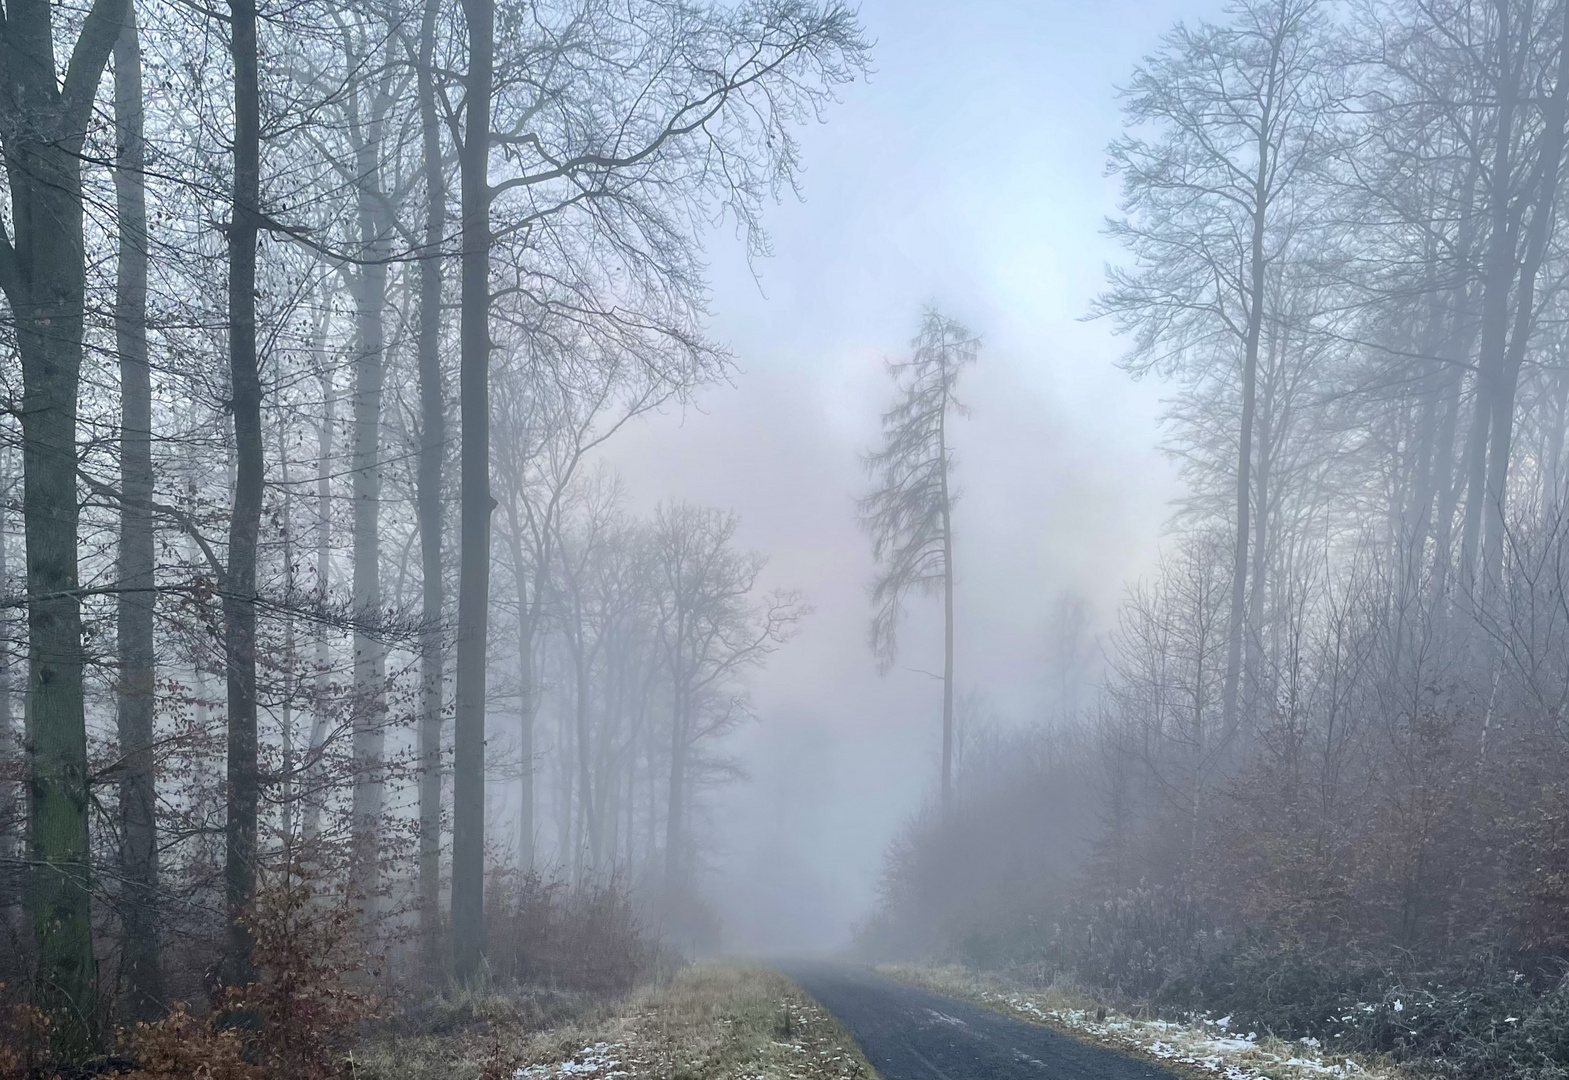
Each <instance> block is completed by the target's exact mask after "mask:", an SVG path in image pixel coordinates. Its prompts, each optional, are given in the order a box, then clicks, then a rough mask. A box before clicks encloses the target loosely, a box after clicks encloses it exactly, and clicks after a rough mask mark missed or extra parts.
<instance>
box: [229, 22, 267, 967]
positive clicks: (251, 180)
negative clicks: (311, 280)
mask: <svg viewBox="0 0 1569 1080" xmlns="http://www.w3.org/2000/svg"><path fill="white" fill-rule="evenodd" d="M229 27H230V45H229V48H230V52H231V55H232V57H233V60H234V191H233V197H232V208H231V218H230V222H229V377H230V383H231V391H230V392H231V394H232V403H233V409H234V446H235V459H236V468H235V481H234V506H233V510H232V513H231V516H230V519H229V565H228V568H227V573H226V574H225V575H224V578H225V580H224V589H223V622H224V628H223V629H224V666H225V678H226V683H227V691H228V693H227V697H228V709H229V737H228V788H229V790H228V813H227V824H226V828H225V832H224V836H225V853H224V894H225V901H226V904H227V909H228V942H227V947H226V949H225V956H224V973H223V974H224V982H225V983H226V984H227V985H229V986H239V985H243V984H245V983H248V982H250V981H251V980H252V979H253V978H254V976H255V968H254V965H253V962H252V957H251V950H252V936H251V930H250V926H249V925H248V923H247V919H248V917H249V915H250V912H251V908H252V905H253V903H254V901H255V897H256V814H257V805H258V802H259V800H260V796H261V790H260V778H259V775H258V772H257V766H256V545H257V537H258V533H259V531H260V528H261V510H262V479H263V476H262V436H261V378H260V375H259V373H258V371H257V366H256V240H257V233H258V231H259V228H260V203H261V123H260V111H261V109H260V92H259V87H258V85H257V70H256V4H255V0H229Z"/></svg>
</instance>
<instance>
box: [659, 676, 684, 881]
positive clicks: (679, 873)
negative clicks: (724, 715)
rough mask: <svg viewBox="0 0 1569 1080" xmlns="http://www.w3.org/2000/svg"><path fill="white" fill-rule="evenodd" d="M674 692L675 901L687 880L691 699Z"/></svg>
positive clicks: (668, 872) (669, 838) (670, 851)
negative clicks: (689, 714)
mask: <svg viewBox="0 0 1569 1080" xmlns="http://www.w3.org/2000/svg"><path fill="white" fill-rule="evenodd" d="M678 666H679V665H678ZM679 678H680V677H679V676H678V684H677V685H678V689H677V690H676V694H675V708H674V709H672V710H671V717H670V786H669V789H668V796H669V798H668V802H667V805H666V807H665V888H666V891H667V893H668V901H667V905H668V904H673V903H674V902H675V901H676V900H677V899H678V898H679V897H680V895H681V891H682V887H683V886H684V885H685V884H686V881H685V878H684V870H685V864H686V860H685V857H684V856H685V851H684V849H685V847H686V833H685V828H684V826H685V819H686V751H687V737H686V729H687V710H688V708H690V703H689V702H688V700H687V698H686V694H685V692H684V690H683V689H680V688H679Z"/></svg>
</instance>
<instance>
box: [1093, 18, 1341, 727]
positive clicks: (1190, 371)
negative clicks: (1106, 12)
mask: <svg viewBox="0 0 1569 1080" xmlns="http://www.w3.org/2000/svg"><path fill="white" fill-rule="evenodd" d="M1322 54H1323V47H1322V43H1321V38H1320V29H1319V16H1318V4H1317V3H1316V0H1250V2H1247V3H1243V4H1241V5H1239V6H1238V8H1237V12H1236V15H1235V17H1234V18H1233V19H1232V20H1231V21H1229V22H1227V23H1225V24H1223V25H1215V24H1201V25H1199V26H1197V27H1194V28H1189V27H1187V26H1178V27H1177V28H1176V29H1175V30H1173V31H1172V32H1171V34H1169V35H1168V37H1167V39H1166V43H1165V46H1164V47H1163V48H1162V50H1161V51H1160V52H1158V53H1157V54H1156V55H1155V56H1153V57H1151V59H1150V60H1149V61H1147V62H1146V65H1145V66H1144V67H1142V68H1140V69H1139V70H1138V71H1136V72H1135V73H1134V77H1133V81H1132V83H1131V85H1130V86H1129V88H1128V89H1127V91H1126V92H1125V97H1126V101H1127V104H1126V106H1125V108H1126V112H1127V115H1128V119H1129V122H1130V126H1136V127H1137V128H1138V129H1139V131H1140V133H1139V134H1129V135H1126V136H1124V137H1123V138H1122V139H1120V140H1118V141H1117V142H1116V143H1114V144H1113V145H1112V148H1111V160H1112V166H1111V167H1112V170H1113V171H1114V172H1116V173H1118V174H1120V175H1121V176H1122V179H1123V193H1124V194H1123V209H1124V212H1125V214H1126V215H1127V216H1125V217H1124V218H1121V219H1118V220H1116V221H1114V222H1112V223H1111V226H1110V232H1111V234H1112V235H1113V236H1114V237H1116V238H1117V239H1119V240H1121V241H1122V242H1123V243H1125V244H1126V245H1127V246H1128V247H1129V248H1130V250H1131V251H1132V253H1133V255H1134V257H1135V258H1136V260H1137V266H1136V268H1135V269H1134V270H1132V271H1123V270H1117V271H1114V272H1113V273H1112V287H1111V289H1110V291H1109V292H1108V293H1107V294H1106V295H1105V296H1104V297H1102V299H1101V301H1100V304H1099V307H1098V309H1097V310H1098V311H1099V312H1100V313H1102V314H1110V315H1113V316H1115V317H1116V319H1117V320H1118V323H1119V326H1120V327H1121V328H1122V329H1124V330H1128V331H1131V332H1133V333H1134V334H1135V339H1134V345H1133V349H1132V351H1131V353H1130V355H1129V357H1128V360H1127V362H1126V363H1127V366H1128V367H1129V369H1130V370H1132V371H1134V372H1136V373H1140V372H1144V371H1148V370H1151V369H1159V370H1162V371H1166V372H1183V373H1185V374H1186V377H1188V378H1190V379H1193V380H1194V381H1205V380H1209V379H1214V378H1219V379H1222V380H1225V381H1227V382H1229V383H1234V385H1235V386H1236V387H1237V388H1238V390H1239V392H1240V399H1241V407H1240V410H1239V413H1240V415H1239V417H1238V430H1237V433H1236V454H1235V461H1236V466H1235V470H1234V473H1233V476H1232V480H1233V483H1234V493H1235V498H1234V500H1233V502H1234V507H1235V512H1234V515H1233V521H1232V526H1233V529H1234V533H1233V535H1234V540H1235V553H1234V558H1233V567H1232V583H1231V615H1230V620H1231V621H1230V629H1229V630H1228V638H1227V647H1226V648H1227V651H1226V689H1225V698H1224V714H1225V718H1224V723H1225V726H1226V728H1227V730H1230V729H1232V728H1233V727H1234V726H1235V724H1236V718H1237V705H1238V700H1237V691H1238V685H1239V682H1240V677H1241V673H1242V649H1243V643H1244V637H1245V634H1246V621H1247V606H1246V605H1247V595H1248V594H1247V581H1248V562H1249V560H1248V552H1249V545H1250V540H1251V536H1250V529H1249V514H1250V511H1251V510H1252V506H1251V499H1252V494H1253V490H1252V489H1253V469H1254V467H1255V456H1256V450H1255V445H1254V444H1255V438H1256V435H1255V414H1256V400H1257V386H1258V366H1259V352H1260V343H1261V342H1262V341H1263V339H1264V322H1265V315H1266V311H1267V310H1268V309H1269V307H1270V305H1271V301H1270V297H1269V288H1270V286H1271V283H1272V281H1273V280H1275V277H1274V275H1273V274H1272V268H1273V267H1274V266H1275V264H1276V263H1278V262H1279V261H1280V259H1281V258H1283V256H1284V253H1285V252H1286V251H1287V250H1288V249H1289V247H1290V244H1291V242H1292V238H1293V234H1294V231H1295V227H1296V225H1297V224H1298V223H1299V222H1300V221H1301V215H1302V210H1301V209H1300V206H1301V201H1300V200H1301V193H1300V189H1301V188H1302V186H1303V182H1304V180H1305V179H1306V178H1307V176H1308V173H1309V170H1310V168H1311V166H1312V165H1313V164H1314V163H1315V160H1316V159H1315V155H1316V154H1317V153H1319V152H1321V151H1322V149H1323V146H1324V133H1325V128H1326V124H1327V117H1328V114H1329V109H1330V106H1331V102H1330V100H1329V95H1328V94H1327V93H1326V90H1325V88H1324V83H1325V76H1326V64H1325V62H1324V59H1323V55H1322ZM1150 129H1152V130H1153V136H1154V137H1153V140H1151V139H1148V138H1146V137H1145V136H1144V135H1143V134H1142V132H1143V131H1144V130H1150ZM1293 199H1296V200H1297V202H1295V203H1294V202H1293Z"/></svg>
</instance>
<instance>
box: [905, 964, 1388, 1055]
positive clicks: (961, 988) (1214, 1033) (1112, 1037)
mask: <svg viewBox="0 0 1569 1080" xmlns="http://www.w3.org/2000/svg"><path fill="white" fill-rule="evenodd" d="M877 970H878V972H879V973H880V974H883V975H886V976H887V977H889V978H891V979H895V980H897V981H899V982H903V983H907V984H909V985H911V986H918V987H921V988H922V989H924V990H930V991H932V992H933V993H937V994H946V995H948V996H949V997H956V998H962V999H963V1000H965V1001H969V1002H973V1003H974V1004H976V1005H981V1006H984V1007H986V1008H989V1009H993V1010H996V1011H997V1012H1001V1013H1006V1014H1007V1015H1009V1016H1012V1017H1015V1018H1016V1019H1019V1020H1024V1021H1027V1022H1029V1023H1032V1024H1046V1025H1048V1026H1050V1027H1054V1028H1057V1029H1058V1030H1060V1031H1063V1032H1065V1033H1067V1034H1070V1035H1074V1036H1077V1037H1079V1038H1082V1039H1088V1040H1090V1041H1092V1042H1097V1043H1102V1044H1104V1045H1106V1046H1110V1047H1113V1048H1115V1049H1118V1050H1122V1051H1125V1052H1132V1053H1134V1054H1136V1055H1137V1056H1139V1057H1142V1058H1145V1059H1147V1060H1150V1061H1154V1062H1156V1063H1157V1064H1160V1065H1162V1066H1165V1067H1166V1068H1169V1069H1174V1070H1175V1071H1178V1072H1181V1073H1184V1074H1187V1075H1189V1076H1195V1077H1204V1078H1211V1077H1217V1076H1218V1077H1223V1078H1224V1080H1319V1078H1323V1077H1360V1078H1363V1080H1413V1078H1412V1074H1411V1073H1409V1072H1406V1071H1405V1070H1403V1069H1401V1068H1400V1067H1399V1066H1397V1065H1394V1064H1392V1063H1390V1062H1388V1061H1383V1060H1372V1059H1369V1058H1366V1057H1360V1056H1355V1055H1343V1054H1334V1053H1331V1052H1328V1051H1325V1050H1324V1049H1323V1048H1322V1047H1320V1046H1318V1045H1316V1044H1314V1043H1312V1042H1307V1043H1302V1042H1286V1041H1284V1040H1281V1039H1276V1038H1274V1037H1272V1036H1259V1035H1257V1034H1256V1033H1253V1032H1237V1031H1231V1030H1229V1029H1228V1027H1227V1025H1226V1023H1225V1022H1224V1019H1229V1018H1223V1019H1222V1020H1192V1021H1189V1022H1185V1023H1177V1022H1173V1021H1169V1020H1151V1019H1143V1018H1138V1017H1133V1016H1129V1015H1127V1014H1126V1013H1122V1012H1119V1011H1118V1010H1116V1009H1112V1008H1109V1007H1105V1006H1104V1003H1102V1002H1099V1001H1097V1000H1096V999H1095V998H1094V996H1093V995H1091V994H1090V993H1088V992H1086V991H1084V990H1082V989H1081V988H1079V987H1076V986H1072V985H1066V984H1054V985H1052V986H1047V987H1039V988H1031V987H1023V986H1019V985H1016V984H1013V983H1010V982H1008V981H1007V980H1005V979H1003V978H1001V977H999V976H995V975H986V974H979V973H976V972H972V971H969V970H967V969H965V968H961V967H957V966H953V965H949V966H942V967H933V966H924V965H915V964H885V965H881V966H879V967H878V969H877ZM1102 1008H1104V1009H1105V1011H1104V1013H1103V1014H1102V1013H1101V1011H1100V1010H1101V1009H1102Z"/></svg>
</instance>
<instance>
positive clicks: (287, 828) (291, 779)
mask: <svg viewBox="0 0 1569 1080" xmlns="http://www.w3.org/2000/svg"><path fill="white" fill-rule="evenodd" d="M277 428H278V471H279V474H280V479H281V480H282V481H283V492H282V496H281V501H282V502H283V595H284V596H286V597H288V603H289V605H290V607H291V609H292V607H293V605H294V602H295V597H296V593H297V591H298V586H297V584H296V581H295V569H294V487H293V485H292V484H291V483H290V478H289V447H288V430H287V425H286V424H285V423H284V422H283V418H282V417H279V418H278V420H277ZM297 649H298V644H297V642H296V640H295V634H294V614H293V611H292V610H290V611H287V612H285V613H284V616H283V658H282V661H281V666H282V668H283V701H282V704H281V706H280V707H279V710H278V711H279V714H280V715H279V717H278V730H279V734H280V737H281V743H282V745H281V746H280V747H279V750H280V751H281V753H282V756H283V777H282V783H281V785H280V786H281V788H282V790H281V791H280V792H279V798H278V804H279V809H280V811H281V813H282V818H283V820H282V822H281V823H280V828H279V830H278V832H279V836H280V838H281V840H282V845H283V855H284V864H285V866H286V867H288V868H289V872H291V873H292V872H293V864H294V858H295V854H296V849H295V843H294V817H295V811H296V807H295V803H296V801H297V800H298V792H299V784H298V782H297V780H296V772H297V770H298V768H299V753H298V751H297V749H296V747H295V743H294V698H295V694H296V693H297V692H298V689H299V675H298V671H297V668H298V665H297V664H296V662H295V656H296V650H297Z"/></svg>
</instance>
